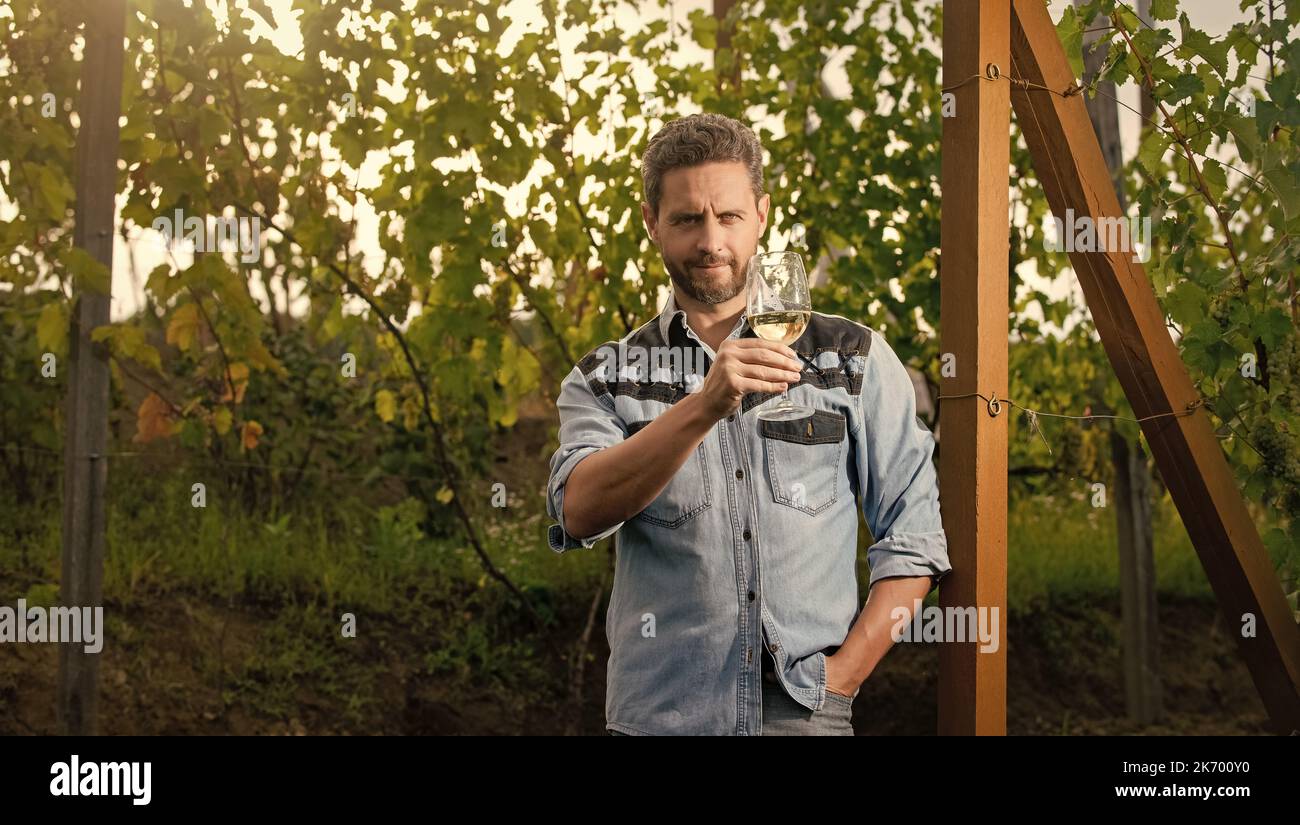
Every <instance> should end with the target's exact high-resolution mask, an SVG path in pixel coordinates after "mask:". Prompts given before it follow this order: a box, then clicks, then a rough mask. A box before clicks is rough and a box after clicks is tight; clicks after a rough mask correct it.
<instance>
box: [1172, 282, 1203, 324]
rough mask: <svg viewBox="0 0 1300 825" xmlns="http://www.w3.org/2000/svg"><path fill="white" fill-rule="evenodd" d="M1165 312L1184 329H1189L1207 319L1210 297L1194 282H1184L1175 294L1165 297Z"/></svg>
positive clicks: (1174, 291)
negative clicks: (1206, 311) (1207, 306)
mask: <svg viewBox="0 0 1300 825" xmlns="http://www.w3.org/2000/svg"><path fill="white" fill-rule="evenodd" d="M1164 301H1165V311H1167V312H1168V313H1169V317H1171V318H1173V319H1174V322H1175V323H1177V324H1178V325H1179V326H1182V327H1189V326H1191V325H1192V324H1195V323H1196V322H1198V321H1200V320H1201V319H1203V318H1204V317H1205V307H1206V305H1207V304H1208V296H1207V295H1206V292H1205V290H1204V289H1203V288H1201V287H1200V286H1199V285H1198V284H1196V283H1193V282H1192V281H1183V282H1182V283H1181V284H1179V285H1178V286H1176V287H1174V290H1173V292H1171V293H1169V294H1168V295H1166V296H1164Z"/></svg>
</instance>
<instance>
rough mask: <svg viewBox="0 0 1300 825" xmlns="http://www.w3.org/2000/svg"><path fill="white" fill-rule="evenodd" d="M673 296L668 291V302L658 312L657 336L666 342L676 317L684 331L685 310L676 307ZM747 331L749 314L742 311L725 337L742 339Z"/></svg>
mask: <svg viewBox="0 0 1300 825" xmlns="http://www.w3.org/2000/svg"><path fill="white" fill-rule="evenodd" d="M675 295H676V291H675V290H673V289H669V290H668V300H666V301H664V308H663V309H662V310H661V311H660V312H659V334H660V336H661V337H662V338H663V340H665V341H667V340H668V333H669V331H670V330H672V328H673V319H674V318H676V317H677V316H678V315H680V316H682V329H686V310H684V309H682V308H681V307H679V306H677V300H676V298H675V297H674V296H675ZM748 331H749V313H748V312H746V311H745V310H743V309H742V310H741V311H740V317H739V318H737V319H736V325H735V326H734V327H732V328H731V334H730V335H728V336H727V337H728V338H744V337H746V334H747V333H748Z"/></svg>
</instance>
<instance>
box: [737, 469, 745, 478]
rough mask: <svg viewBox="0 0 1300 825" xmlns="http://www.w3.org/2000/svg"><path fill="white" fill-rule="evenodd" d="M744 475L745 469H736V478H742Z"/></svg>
mask: <svg viewBox="0 0 1300 825" xmlns="http://www.w3.org/2000/svg"><path fill="white" fill-rule="evenodd" d="M744 477H745V471H744V470H737V471H736V478H744Z"/></svg>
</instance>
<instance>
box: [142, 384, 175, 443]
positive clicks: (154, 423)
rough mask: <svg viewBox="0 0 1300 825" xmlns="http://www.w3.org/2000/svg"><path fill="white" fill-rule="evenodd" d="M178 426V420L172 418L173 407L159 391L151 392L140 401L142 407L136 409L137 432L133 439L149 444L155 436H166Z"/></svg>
mask: <svg viewBox="0 0 1300 825" xmlns="http://www.w3.org/2000/svg"><path fill="white" fill-rule="evenodd" d="M178 427H179V424H178V422H175V421H173V420H172V417H171V408H170V407H169V406H168V404H167V402H166V401H164V400H163V399H162V398H160V397H159V396H158V394H157V393H152V392H151V393H149V394H148V395H147V396H145V399H144V401H141V402H140V409H139V410H137V411H136V420H135V429H136V433H135V438H134V439H133V440H134V441H135V442H136V443H138V444H147V443H149V442H150V441H153V440H154V439H155V438H166V437H167V436H169V435H171V434H172V433H174V432H175V431H176V430H177V428H178Z"/></svg>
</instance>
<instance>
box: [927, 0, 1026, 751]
mask: <svg viewBox="0 0 1300 825" xmlns="http://www.w3.org/2000/svg"><path fill="white" fill-rule="evenodd" d="M1010 26H1011V9H1010V3H1009V0H981V2H977V3H973V2H970V0H944V4H943V85H944V86H945V87H956V88H955V89H953V90H952V94H954V95H955V96H956V97H955V100H954V101H953V102H954V104H955V111H954V112H953V113H952V116H951V117H946V118H944V120H943V143H942V169H941V175H942V178H941V185H942V188H943V217H942V220H941V222H940V223H941V230H940V235H941V239H940V242H941V252H942V258H941V278H940V284H941V286H940V332H941V350H942V352H944V353H945V354H946V353H951V354H952V355H954V356H955V357H956V365H955V366H956V375H955V376H954V377H950V378H945V379H944V380H943V384H942V387H943V393H944V394H948V395H952V394H963V393H968V392H979V393H983V394H984V395H986V396H988V394H989V393H990V392H995V393H996V394H997V395H998V397H1000V398H1006V397H1007V347H1008V344H1007V336H1008V327H1007V315H1008V313H1009V312H1010V307H1009V299H1008V297H1007V292H1008V277H1009V273H1008V268H1009V265H1010V252H1009V248H1008V241H1007V238H1008V234H1009V232H1010V225H1009V218H1008V208H1009V205H1008V187H1009V185H1010V171H1009V169H1010V164H1011V144H1010V141H1008V139H1007V136H1008V135H1009V134H1010V131H1011V107H1010V101H1009V90H1010V87H1009V85H1008V84H1007V82H1006V81H1005V80H1003V81H999V82H992V81H989V80H980V79H974V80H971V79H970V78H971V77H972V76H973V75H985V74H986V72H989V71H990V69H989V68H988V67H989V65H990V64H993V65H995V66H996V67H997V71H998V72H1000V73H1005V72H1006V70H1007V69H1008V68H1009V66H1010V63H1011V60H1010ZM959 84H960V85H959ZM1008 409H1009V408H1007V407H1003V410H1002V414H1001V415H998V416H996V417H994V416H991V415H990V414H989V409H988V405H986V404H985V402H984V401H982V400H981V399H979V398H977V397H974V396H971V397H969V398H961V399H955V400H949V401H947V402H945V403H944V404H942V405H941V407H940V416H939V432H940V434H941V439H942V440H941V448H940V450H939V491H940V492H939V498H940V506H941V508H942V510H943V525H944V531H945V533H946V534H947V536H948V556H949V560H950V561H951V563H952V568H953V569H952V572H951V573H950V574H949V575H948V576H947V577H946V578H945V579H944V583H943V585H942V586H941V587H940V594H939V595H940V599H939V600H940V603H941V605H942V606H943V607H945V608H947V607H961V608H968V607H977V608H980V609H988V610H992V609H994V608H996V609H997V611H998V622H999V624H998V630H999V635H1000V639H999V644H998V648H997V651H996V652H990V653H981V652H980V651H979V645H978V643H974V642H967V643H963V644H952V643H948V644H943V645H940V647H939V732H940V733H943V734H992V735H1003V734H1005V733H1006V726H1007V720H1006V717H1007V701H1006V698H1007V696H1006V693H1007V691H1006V673H1007V659H1006V650H1007V645H1006V618H1007V610H1006V607H1007V418H1008V416H1007V414H1006V413H1007V410H1008Z"/></svg>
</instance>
